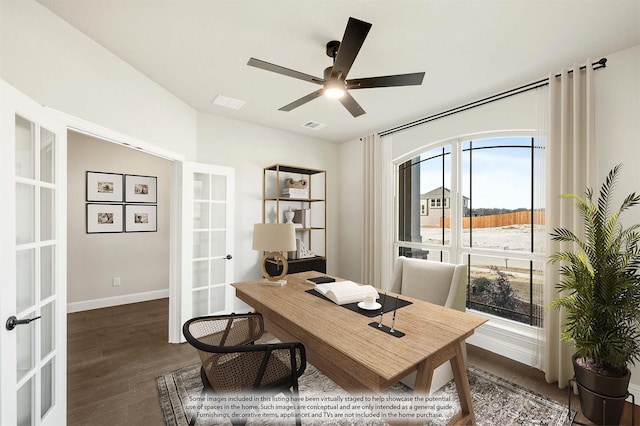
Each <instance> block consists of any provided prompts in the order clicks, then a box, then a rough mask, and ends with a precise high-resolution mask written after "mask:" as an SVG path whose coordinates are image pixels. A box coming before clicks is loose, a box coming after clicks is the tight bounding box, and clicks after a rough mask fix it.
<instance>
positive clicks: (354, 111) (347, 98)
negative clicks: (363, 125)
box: [338, 92, 365, 117]
mask: <svg viewBox="0 0 640 426" xmlns="http://www.w3.org/2000/svg"><path fill="white" fill-rule="evenodd" d="M338 100H339V101H340V103H341V104H342V105H344V107H345V108H346V109H347V110H348V111H349V112H350V113H351V115H353V116H354V117H359V116H361V115H362V114H364V113H365V111H364V110H363V109H362V107H361V106H360V104H359V103H358V102H356V100H355V99H353V96H351V95H350V94H349V92H346V93H345V94H344V96H342V97H341V98H340V99H338Z"/></svg>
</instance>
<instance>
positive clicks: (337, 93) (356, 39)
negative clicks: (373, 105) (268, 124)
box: [247, 18, 424, 117]
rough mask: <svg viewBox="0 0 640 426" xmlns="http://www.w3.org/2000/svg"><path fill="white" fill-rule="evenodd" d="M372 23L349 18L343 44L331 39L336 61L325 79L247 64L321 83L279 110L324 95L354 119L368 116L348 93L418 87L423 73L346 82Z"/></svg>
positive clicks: (267, 65) (331, 52) (329, 45)
mask: <svg viewBox="0 0 640 426" xmlns="http://www.w3.org/2000/svg"><path fill="white" fill-rule="evenodd" d="M370 29H371V24H369V23H368V22H364V21H360V20H359V19H355V18H349V22H347V28H346V29H345V31H344V36H343V37H342V41H341V42H340V41H337V40H332V41H330V42H328V43H327V56H329V57H330V58H333V66H330V67H328V68H326V69H325V70H324V76H323V77H324V78H319V77H314V76H312V75H309V74H305V73H302V72H299V71H294V70H291V69H289V68H285V67H281V66H279V65H274V64H270V63H269V62H265V61H261V60H260V59H256V58H251V59H249V62H247V65H250V66H252V67H256V68H261V69H263V70H267V71H271V72H275V73H278V74H282V75H286V76H289V77H293V78H297V79H300V80H304V81H308V82H310V83H315V84H319V85H321V86H322V88H321V89H318V90H316V91H315V92H313V93H309V94H308V95H306V96H303V97H302V98H300V99H298V100H296V101H293V102H291V103H290V104H288V105H285V106H283V107H282V108H280V109H279V110H280V111H291V110H292V109H294V108H297V107H299V106H301V105H304V104H306V103H307V102H309V101H312V100H314V99H316V98H318V97H320V96H322V95H325V96H327V97H329V98H337V99H338V100H339V101H340V102H341V103H342V105H344V107H345V108H346V109H347V110H348V111H349V112H350V113H351V115H353V116H354V117H358V116H361V115H362V114H364V113H365V111H364V109H362V107H361V106H360V105H359V104H358V102H356V100H355V99H354V98H353V96H351V95H350V94H349V92H348V91H349V90H355V89H371V88H375V87H393V86H419V85H421V84H422V79H423V78H424V72H418V73H413V74H398V75H388V76H384V77H368V78H354V79H349V80H347V74H349V70H350V69H351V66H352V65H353V62H354V61H355V59H356V56H357V55H358V52H359V51H360V48H361V47H362V44H363V43H364V40H365V38H366V37H367V34H368V33H369V30H370Z"/></svg>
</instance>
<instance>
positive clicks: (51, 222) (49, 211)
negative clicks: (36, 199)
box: [40, 188, 56, 241]
mask: <svg viewBox="0 0 640 426" xmlns="http://www.w3.org/2000/svg"><path fill="white" fill-rule="evenodd" d="M55 237H56V236H55V191H54V190H53V189H50V188H40V241H48V240H53V239H54V238H55Z"/></svg>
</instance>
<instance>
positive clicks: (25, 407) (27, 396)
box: [17, 377, 34, 426]
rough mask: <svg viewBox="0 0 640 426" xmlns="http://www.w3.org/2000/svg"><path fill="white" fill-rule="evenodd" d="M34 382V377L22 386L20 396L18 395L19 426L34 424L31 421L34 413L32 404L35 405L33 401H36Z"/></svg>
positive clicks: (19, 390) (19, 391)
mask: <svg viewBox="0 0 640 426" xmlns="http://www.w3.org/2000/svg"><path fill="white" fill-rule="evenodd" d="M33 380H34V378H33V377H32V378H31V379H29V381H28V382H26V383H25V384H24V385H22V387H21V388H20V389H18V395H17V399H18V404H17V405H18V406H17V408H18V410H17V414H18V422H17V425H18V426H31V424H32V423H33V422H32V419H31V413H32V406H31V404H32V403H33V400H34V398H33V391H34V388H33Z"/></svg>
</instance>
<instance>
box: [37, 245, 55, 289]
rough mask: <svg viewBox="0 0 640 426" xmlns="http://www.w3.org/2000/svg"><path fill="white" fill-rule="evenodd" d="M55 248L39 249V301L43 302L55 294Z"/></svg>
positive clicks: (45, 247)
mask: <svg viewBox="0 0 640 426" xmlns="http://www.w3.org/2000/svg"><path fill="white" fill-rule="evenodd" d="M55 265H56V248H55V246H44V247H41V248H40V300H44V299H46V298H47V297H49V296H53V294H54V293H55V276H56V274H55Z"/></svg>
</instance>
